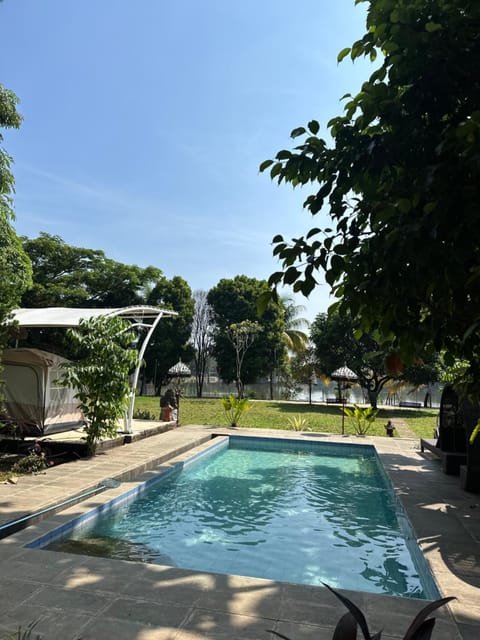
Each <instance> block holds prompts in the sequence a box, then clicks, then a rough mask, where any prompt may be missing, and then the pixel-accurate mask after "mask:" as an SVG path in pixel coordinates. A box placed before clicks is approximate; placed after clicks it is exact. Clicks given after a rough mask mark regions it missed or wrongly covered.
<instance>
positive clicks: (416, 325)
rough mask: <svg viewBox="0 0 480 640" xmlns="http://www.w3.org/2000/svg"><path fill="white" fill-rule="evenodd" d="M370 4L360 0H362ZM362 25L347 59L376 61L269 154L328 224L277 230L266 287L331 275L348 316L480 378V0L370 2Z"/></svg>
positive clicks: (407, 349)
mask: <svg viewBox="0 0 480 640" xmlns="http://www.w3.org/2000/svg"><path fill="white" fill-rule="evenodd" d="M359 1H365V0H359ZM366 1H368V4H369V7H368V14H367V25H366V27H367V30H366V33H365V34H364V35H363V37H362V38H360V39H359V40H358V41H357V42H355V43H354V44H353V45H352V46H351V47H347V48H345V49H343V50H342V51H341V52H340V53H339V56H338V59H339V61H341V60H342V59H344V58H346V57H350V58H351V59H352V60H355V59H357V58H359V57H361V56H366V57H369V58H370V59H371V60H372V61H375V60H378V61H379V63H378V65H377V67H376V68H375V70H374V71H373V73H372V74H371V76H370V78H369V79H368V80H367V81H366V82H365V83H364V84H363V85H362V87H361V90H360V92H359V93H358V94H357V95H355V96H352V95H347V96H344V99H345V100H346V102H345V106H344V110H343V114H342V115H340V116H338V117H335V118H333V119H332V120H331V121H330V122H329V123H328V124H327V129H328V133H329V134H330V136H331V142H327V141H326V140H325V139H322V138H321V137H319V136H318V135H317V134H318V132H319V128H320V125H319V123H318V122H317V121H315V120H312V121H310V122H309V123H308V125H307V126H306V127H298V128H296V129H294V130H293V131H292V137H293V138H302V141H301V144H300V145H298V146H297V147H295V149H293V151H289V150H285V149H284V150H282V151H280V152H279V153H278V154H277V155H276V158H275V160H268V161H265V162H263V163H262V165H261V166H260V169H261V170H262V171H265V170H267V168H270V176H271V177H272V179H275V180H277V181H278V182H282V181H285V182H289V183H290V184H292V185H293V186H297V185H310V186H311V187H312V188H313V193H310V195H308V197H307V198H306V200H305V203H304V206H305V207H306V208H307V209H308V210H309V211H310V212H311V213H312V214H314V215H316V214H318V213H319V212H321V211H326V212H328V214H329V216H330V218H331V224H330V225H327V226H326V227H323V228H321V227H320V226H319V227H315V228H312V229H311V230H310V232H309V233H308V234H306V235H305V236H303V237H299V238H296V239H293V240H292V241H291V242H288V241H285V240H284V238H283V237H282V236H281V235H277V236H276V237H275V238H274V244H275V248H274V253H275V254H276V255H277V256H279V258H280V259H281V261H282V270H281V271H279V272H277V273H274V274H273V275H272V276H271V278H270V280H269V283H270V284H271V285H277V284H279V283H284V284H290V285H292V284H293V288H294V290H295V291H301V292H303V293H304V294H305V295H308V294H310V293H311V292H312V291H313V289H314V287H315V286H316V272H317V271H318V270H323V271H324V272H325V278H326V281H327V283H328V284H329V285H330V286H331V288H332V292H333V294H334V295H335V296H336V297H337V299H338V302H337V303H336V308H337V309H338V310H339V311H340V312H341V313H349V314H351V315H352V316H354V317H358V318H359V320H360V322H361V326H362V328H363V329H364V330H366V331H372V330H374V329H376V330H378V331H379V333H380V334H381V335H382V336H383V338H384V339H385V340H388V341H389V342H390V343H391V344H393V345H395V346H396V347H397V348H398V349H399V350H400V351H401V353H402V356H403V357H404V358H413V357H415V355H416V354H417V353H418V352H419V351H421V349H422V348H424V347H425V346H426V345H428V344H430V345H431V348H432V349H435V350H437V351H440V350H445V352H446V359H447V363H448V362H449V361H450V362H453V357H454V356H458V357H460V358H465V359H467V360H468V362H469V363H470V373H471V374H472V379H476V380H480V375H479V374H480V357H479V356H480V226H479V224H478V214H479V205H480V160H479V158H480V156H479V143H480V107H479V105H480V77H479V75H478V73H477V71H476V70H477V69H478V68H480V32H479V29H478V25H479V24H480V3H479V2H477V0H464V1H463V2H461V3H459V2H458V1H456V0H435V2H432V1H431V0H403V1H402V2H399V1H398V0H366Z"/></svg>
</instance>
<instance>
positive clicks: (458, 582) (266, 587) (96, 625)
mask: <svg viewBox="0 0 480 640" xmlns="http://www.w3.org/2000/svg"><path fill="white" fill-rule="evenodd" d="M136 428H137V430H144V429H145V425H137V427H136ZM231 432H233V430H229V429H215V428H213V427H201V426H184V427H181V428H179V429H175V430H173V431H168V432H166V433H161V434H156V435H153V436H152V437H150V438H145V439H140V440H137V441H134V442H132V443H131V444H127V445H124V446H119V447H116V448H112V449H108V450H105V451H103V452H101V453H99V454H98V455H97V456H95V458H92V459H90V460H79V461H77V462H74V463H69V464H66V465H61V466H58V467H53V468H52V469H49V470H48V471H47V472H46V473H45V474H43V475H39V476H32V477H22V478H20V479H19V481H18V483H17V484H16V485H11V484H4V485H0V527H2V526H4V525H5V524H6V523H8V522H11V521H12V520H19V519H22V518H23V517H25V516H27V515H28V514H32V513H34V512H36V511H39V510H42V509H48V507H49V506H51V505H55V504H58V503H61V502H62V501H63V502H65V501H67V500H69V499H70V498H72V496H75V495H78V494H80V493H82V492H85V491H89V490H92V489H94V488H95V487H97V486H98V483H99V482H101V481H102V480H103V479H105V478H111V477H115V478H119V479H120V480H122V485H121V487H119V488H117V489H108V490H106V491H105V492H104V493H101V494H95V495H91V496H89V497H88V498H86V499H85V500H83V501H82V502H75V501H72V502H69V503H68V504H65V505H64V506H63V507H62V508H60V510H59V511H58V512H57V513H54V512H47V513H45V514H44V516H45V517H43V518H41V519H40V518H39V519H37V520H36V521H35V522H34V523H33V524H31V525H30V526H29V527H28V528H26V529H24V530H22V531H19V532H18V533H15V534H13V535H9V536H8V537H5V538H4V539H3V540H1V541H0V636H1V634H2V633H6V632H11V631H15V630H16V629H17V628H18V625H22V627H23V628H25V626H26V625H28V624H29V623H31V622H33V621H35V622H36V623H37V624H36V626H35V629H34V634H33V637H34V638H35V637H36V636H37V635H38V636H39V638H41V639H42V640H57V639H58V640H94V639H95V640H102V639H110V638H111V639H112V640H113V639H115V640H157V639H158V640H161V639H163V638H168V639H175V640H197V639H200V638H211V639H218V640H220V639H221V640H223V639H225V640H226V639H227V638H228V639H229V640H232V639H235V638H238V639H243V640H253V639H255V640H261V639H268V638H273V637H275V636H273V634H272V633H271V632H270V631H269V630H271V629H273V630H276V631H278V632H280V633H282V634H284V635H287V636H289V637H291V638H292V640H307V639H308V640H310V639H312V640H313V639H314V638H315V640H327V639H328V640H330V639H331V638H332V635H333V628H334V626H335V624H336V622H337V620H338V619H339V618H340V617H341V615H343V613H344V612H345V609H344V607H343V606H342V605H341V603H339V602H338V601H337V600H336V599H335V598H334V596H333V595H332V594H330V593H329V592H328V591H327V590H326V589H323V588H316V587H308V586H303V585H293V584H285V583H277V582H271V581H268V580H259V579H254V578H248V577H241V576H229V575H219V574H213V573H212V574H206V573H199V572H194V571H187V570H182V569H178V568H173V567H167V566H158V565H148V564H140V563H132V562H125V561H119V560H109V559H105V558H96V557H86V556H85V557H84V556H77V555H69V554H66V553H56V552H53V551H47V550H41V549H39V550H36V549H27V548H25V547H24V544H26V543H27V542H29V541H31V540H33V539H36V538H37V537H39V535H42V534H44V533H46V532H48V531H49V530H51V529H53V528H55V527H57V526H58V525H59V524H62V523H65V522H66V521H68V520H69V519H71V518H73V517H75V516H76V515H78V514H80V513H83V512H84V511H86V510H88V509H91V508H92V507H93V506H96V505H98V504H100V503H101V502H102V501H104V500H105V499H107V498H108V499H110V497H112V496H114V495H118V494H119V493H123V492H124V491H125V490H127V489H128V488H130V487H133V486H135V483H136V480H135V478H136V476H137V475H138V474H142V473H144V474H146V476H148V475H149V474H153V473H154V471H153V470H152V469H153V468H154V467H155V466H156V465H163V466H166V465H169V464H171V461H172V460H178V459H182V457H183V458H185V457H188V456H189V455H191V452H192V451H193V450H194V449H195V448H197V447H200V448H202V447H203V446H205V445H204V443H205V442H208V441H209V440H210V439H211V437H212V436H213V435H216V434H228V433H231ZM234 432H235V433H236V434H241V433H246V434H247V435H252V430H242V429H236V430H235V431H234ZM254 434H255V435H265V436H268V435H273V436H275V437H279V436H280V435H282V434H283V435H284V436H286V437H293V436H294V437H299V438H302V439H315V440H318V439H323V438H325V439H326V440H329V441H337V440H338V441H342V442H351V443H358V441H359V440H358V438H354V437H344V438H340V437H335V436H329V435H328V434H308V433H306V434H292V432H279V431H274V432H272V431H270V432H269V431H263V430H262V431H260V430H255V432H254ZM362 443H371V444H374V445H375V446H376V448H377V451H378V452H379V455H380V456H381V458H382V461H383V463H384V465H385V468H386V469H387V472H388V474H389V475H390V478H391V480H392V483H393V485H394V487H395V489H396V491H397V493H398V495H399V497H400V499H401V501H402V503H403V505H404V507H405V509H406V511H407V513H408V515H409V518H410V521H411V523H412V525H413V527H414V530H415V532H416V535H417V538H418V542H419V544H420V547H421V548H422V550H423V552H424V554H425V556H426V559H427V562H428V563H429V565H430V567H431V569H432V571H433V573H434V576H435V579H436V581H437V584H438V586H439V589H440V592H441V593H442V595H445V596H446V595H454V596H456V597H457V601H455V602H454V603H452V604H451V605H449V606H448V607H444V608H443V609H440V610H439V611H438V613H436V614H435V615H436V617H437V619H438V621H437V625H436V627H435V631H434V634H433V639H435V640H447V639H448V640H474V639H475V640H478V638H480V553H479V551H480V496H475V495H472V494H467V493H465V492H463V491H462V490H461V488H460V486H459V481H458V478H455V477H451V476H446V475H444V474H443V473H442V471H441V469H440V464H439V462H438V461H436V460H433V459H430V458H429V456H428V454H420V452H419V446H418V442H417V441H415V440H410V439H403V438H374V437H371V438H368V437H367V438H363V439H362ZM344 593H346V595H348V596H349V597H351V599H352V600H354V601H355V602H356V603H357V604H358V605H359V606H361V607H362V608H363V610H364V611H365V613H366V616H367V620H368V622H369V625H370V629H371V631H372V632H373V631H378V630H379V629H381V628H384V633H383V636H382V637H383V638H385V639H386V640H398V639H400V638H402V637H403V634H404V632H405V630H406V629H407V627H408V625H409V623H410V621H411V620H412V619H413V617H414V616H415V615H416V613H417V612H418V610H419V609H420V608H421V607H422V606H423V605H422V603H421V602H420V601H418V600H411V599H405V598H394V597H389V596H377V595H373V594H367V593H358V592H355V593H354V592H344Z"/></svg>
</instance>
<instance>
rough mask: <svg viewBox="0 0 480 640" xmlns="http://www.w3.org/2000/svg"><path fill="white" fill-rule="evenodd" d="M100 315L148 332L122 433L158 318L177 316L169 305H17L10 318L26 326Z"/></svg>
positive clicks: (67, 323)
mask: <svg viewBox="0 0 480 640" xmlns="http://www.w3.org/2000/svg"><path fill="white" fill-rule="evenodd" d="M100 316H104V317H115V316H120V317H122V318H125V319H126V320H130V321H131V327H132V328H133V329H147V333H146V335H145V337H144V339H143V341H142V342H141V344H140V348H139V351H138V357H137V364H136V367H135V371H134V373H133V379H132V384H131V386H130V393H129V398H128V409H127V411H126V413H125V418H124V428H125V433H127V434H128V433H132V420H133V410H134V407H135V391H136V388H137V383H138V377H139V374H140V369H141V366H142V361H143V356H144V355H145V350H146V348H147V346H148V343H149V342H150V338H151V337H152V335H153V332H154V331H155V329H156V327H157V325H158V323H159V322H160V320H161V319H162V318H164V317H174V316H178V313H177V312H176V311H170V310H168V309H160V308H159V307H149V306H143V305H138V306H134V307H120V308H116V309H98V308H93V309H88V308H84V309H78V308H67V307H47V308H44V309H16V310H15V311H13V313H12V319H13V320H14V321H16V322H17V323H18V325H19V326H20V327H25V328H28V327H30V328H33V327H37V328H48V327H65V328H68V327H78V325H79V324H80V321H81V320H86V319H88V318H94V317H96V318H98V317H100Z"/></svg>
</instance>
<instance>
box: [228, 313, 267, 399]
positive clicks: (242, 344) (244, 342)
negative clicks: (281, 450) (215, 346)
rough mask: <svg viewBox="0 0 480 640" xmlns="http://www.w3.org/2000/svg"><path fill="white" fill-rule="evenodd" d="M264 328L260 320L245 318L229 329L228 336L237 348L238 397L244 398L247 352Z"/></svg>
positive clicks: (236, 380) (236, 379)
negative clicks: (243, 370) (243, 372)
mask: <svg viewBox="0 0 480 640" xmlns="http://www.w3.org/2000/svg"><path fill="white" fill-rule="evenodd" d="M261 330H262V327H261V326H260V325H259V324H258V322H252V321H251V320H243V321H242V322H235V323H234V324H231V325H230V326H229V327H228V329H227V337H228V339H229V340H230V342H231V343H232V345H233V348H234V350H235V372H236V377H235V384H236V385H237V394H238V399H239V400H241V399H242V398H243V391H244V385H243V382H242V366H243V360H244V358H245V354H246V353H247V350H248V349H249V348H250V346H251V345H252V344H253V341H254V340H255V338H256V337H257V335H258V334H259V333H260V331H261Z"/></svg>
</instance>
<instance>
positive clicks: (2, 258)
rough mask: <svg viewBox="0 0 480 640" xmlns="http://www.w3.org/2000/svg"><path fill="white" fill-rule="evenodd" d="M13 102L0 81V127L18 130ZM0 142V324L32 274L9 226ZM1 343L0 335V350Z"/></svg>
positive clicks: (6, 160)
mask: <svg viewBox="0 0 480 640" xmlns="http://www.w3.org/2000/svg"><path fill="white" fill-rule="evenodd" d="M17 103H18V98H17V96H16V95H15V94H14V93H13V92H12V91H9V90H8V89H6V88H5V87H3V86H2V85H1V84H0V129H3V128H12V127H13V128H16V129H18V127H19V126H20V124H21V121H22V118H21V116H20V114H19V113H18V112H17ZM2 143H3V136H2V135H1V133H0V325H1V324H3V323H4V321H5V320H6V319H7V318H8V314H9V312H10V311H11V310H12V309H14V308H15V307H17V306H18V304H19V302H20V296H21V295H22V293H23V291H24V290H25V289H26V288H27V287H28V286H29V285H30V284H31V274H32V270H31V265H30V261H29V259H28V257H27V255H26V254H25V252H24V250H23V248H22V245H21V242H20V240H19V238H18V236H17V234H16V233H15V230H14V228H13V226H12V221H13V219H14V213H13V200H12V196H13V193H14V184H15V181H14V177H13V174H12V172H11V164H12V158H11V157H10V155H9V154H8V153H7V152H6V150H5V149H4V148H3V147H2V146H1V145H2ZM2 344H3V339H2V338H1V337H0V349H1V347H2Z"/></svg>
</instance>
